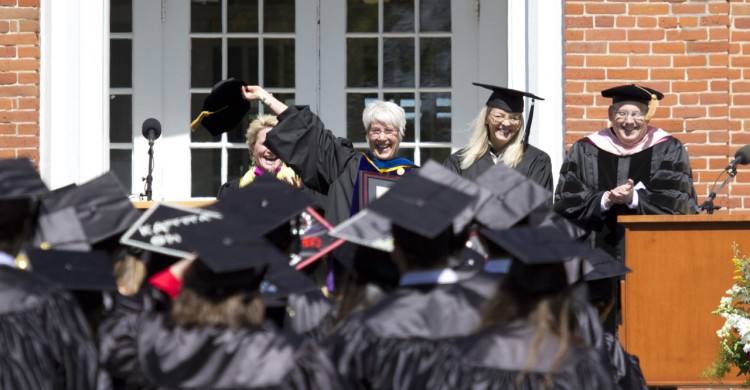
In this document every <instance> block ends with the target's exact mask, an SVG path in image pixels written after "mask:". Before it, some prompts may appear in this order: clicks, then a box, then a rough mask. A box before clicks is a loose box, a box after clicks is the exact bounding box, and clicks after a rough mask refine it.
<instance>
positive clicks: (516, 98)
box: [472, 83, 544, 144]
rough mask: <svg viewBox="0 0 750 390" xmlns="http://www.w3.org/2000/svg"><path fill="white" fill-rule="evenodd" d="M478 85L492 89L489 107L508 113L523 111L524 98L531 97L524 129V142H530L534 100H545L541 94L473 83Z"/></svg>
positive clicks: (487, 104)
mask: <svg viewBox="0 0 750 390" xmlns="http://www.w3.org/2000/svg"><path fill="white" fill-rule="evenodd" d="M472 84H474V85H476V86H478V87H482V88H486V89H489V90H490V91H492V94H491V95H490V97H489V98H488V99H487V102H486V103H485V105H486V106H487V107H494V108H499V109H501V110H503V111H505V112H507V113H511V112H520V113H523V98H524V97H528V98H531V108H530V109H529V117H528V118H527V120H526V130H525V131H524V143H526V144H528V143H529V132H530V129H531V122H532V120H533V119H534V100H544V98H541V97H539V96H536V95H534V94H533V93H530V92H524V91H519V90H516V89H510V88H505V87H499V86H497V85H490V84H482V83H472Z"/></svg>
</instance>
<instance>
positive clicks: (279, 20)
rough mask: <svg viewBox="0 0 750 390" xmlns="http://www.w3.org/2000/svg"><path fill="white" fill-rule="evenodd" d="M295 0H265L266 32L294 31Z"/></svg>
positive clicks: (264, 28) (264, 17) (264, 20)
mask: <svg viewBox="0 0 750 390" xmlns="http://www.w3.org/2000/svg"><path fill="white" fill-rule="evenodd" d="M294 14H295V10H294V0H265V2H264V9H263V30H264V31H265V32H294V31H295V28H294Z"/></svg>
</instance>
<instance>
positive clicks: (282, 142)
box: [264, 106, 357, 194]
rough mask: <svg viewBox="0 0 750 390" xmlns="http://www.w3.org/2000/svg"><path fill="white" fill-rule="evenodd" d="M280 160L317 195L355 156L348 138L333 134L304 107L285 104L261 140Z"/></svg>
mask: <svg viewBox="0 0 750 390" xmlns="http://www.w3.org/2000/svg"><path fill="white" fill-rule="evenodd" d="M264 145H265V146H266V147H268V148H269V149H270V150H271V151H272V152H274V153H275V154H276V155H277V156H279V158H281V161H284V163H286V164H287V165H288V166H290V167H292V169H294V171H295V172H297V173H298V174H299V175H300V177H301V178H302V182H303V183H304V184H305V186H307V187H309V188H311V189H312V190H314V191H317V192H320V193H321V194H328V190H329V187H330V186H331V183H333V181H334V180H336V178H338V177H339V176H340V175H341V174H342V173H343V172H344V171H345V170H346V169H347V166H348V165H349V164H350V162H351V160H352V158H354V156H356V155H357V152H356V151H355V150H354V147H353V146H352V143H351V141H349V140H348V139H346V138H341V137H336V136H335V135H334V134H333V132H332V131H331V130H328V129H326V128H325V125H324V124H323V122H322V121H321V120H320V118H318V116H317V115H315V114H313V113H312V112H311V111H310V108H309V107H307V106H297V107H289V108H288V109H287V110H286V111H284V112H283V113H281V115H279V123H278V124H277V125H276V126H275V127H274V128H273V130H271V131H269V132H268V134H267V135H266V142H265V143H264Z"/></svg>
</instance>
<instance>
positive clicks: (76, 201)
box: [40, 172, 139, 245]
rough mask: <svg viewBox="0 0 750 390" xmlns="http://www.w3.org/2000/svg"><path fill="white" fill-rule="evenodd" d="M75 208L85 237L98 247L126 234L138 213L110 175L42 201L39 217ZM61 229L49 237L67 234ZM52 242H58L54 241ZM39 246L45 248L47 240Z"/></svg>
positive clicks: (50, 232) (67, 189) (55, 193)
mask: <svg viewBox="0 0 750 390" xmlns="http://www.w3.org/2000/svg"><path fill="white" fill-rule="evenodd" d="M66 208H72V210H74V211H75V215H76V217H77V218H78V221H79V222H80V224H81V226H82V227H83V231H84V233H85V235H86V242H87V243H88V244H96V243H99V242H101V241H103V240H105V239H107V238H110V237H112V236H115V235H116V234H119V233H122V232H124V231H125V230H126V229H128V228H129V227H130V226H131V225H132V224H133V222H135V221H136V220H137V219H138V217H139V213H138V210H136V209H135V207H133V204H132V203H131V202H130V200H129V199H128V197H127V195H126V194H125V190H124V189H123V188H122V186H121V185H120V182H119V181H118V180H117V177H115V175H114V173H112V172H107V173H105V174H103V175H101V176H99V177H97V178H95V179H93V180H90V181H88V182H86V183H84V184H81V185H79V186H75V187H64V188H63V190H61V191H57V192H53V193H51V194H49V195H48V196H45V197H44V198H43V199H42V205H41V207H40V217H42V218H44V217H45V216H49V214H52V213H55V212H59V211H60V210H63V209H66ZM60 229H64V226H62V227H60V228H58V229H53V230H50V231H47V232H46V234H47V235H52V236H54V235H55V234H66V233H65V232H63V231H60ZM52 238H53V241H59V240H58V239H57V238H56V237H52ZM40 245H44V240H42V243H41V244H40Z"/></svg>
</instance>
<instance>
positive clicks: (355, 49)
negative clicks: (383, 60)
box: [346, 38, 378, 88]
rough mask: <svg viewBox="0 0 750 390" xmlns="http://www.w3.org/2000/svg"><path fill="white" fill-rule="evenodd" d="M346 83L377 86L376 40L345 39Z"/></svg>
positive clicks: (359, 85) (349, 84) (358, 85)
mask: <svg viewBox="0 0 750 390" xmlns="http://www.w3.org/2000/svg"><path fill="white" fill-rule="evenodd" d="M346 85H347V86H348V87H374V88H377V87H378V40H377V39H369V38H348V39H347V40H346Z"/></svg>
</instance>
